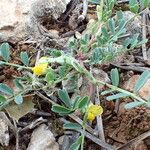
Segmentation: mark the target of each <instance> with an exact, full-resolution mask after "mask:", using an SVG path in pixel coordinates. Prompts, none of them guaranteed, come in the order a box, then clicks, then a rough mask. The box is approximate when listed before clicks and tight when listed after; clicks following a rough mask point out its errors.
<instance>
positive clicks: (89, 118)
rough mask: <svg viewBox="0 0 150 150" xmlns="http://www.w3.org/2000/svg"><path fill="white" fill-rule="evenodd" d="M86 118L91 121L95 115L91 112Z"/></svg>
mask: <svg viewBox="0 0 150 150" xmlns="http://www.w3.org/2000/svg"><path fill="white" fill-rule="evenodd" d="M87 119H88V120H90V121H93V120H94V119H95V116H94V115H93V114H92V113H88V115H87Z"/></svg>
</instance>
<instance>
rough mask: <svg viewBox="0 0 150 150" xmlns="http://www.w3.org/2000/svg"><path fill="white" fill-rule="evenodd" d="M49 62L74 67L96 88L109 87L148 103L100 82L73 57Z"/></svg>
mask: <svg viewBox="0 0 150 150" xmlns="http://www.w3.org/2000/svg"><path fill="white" fill-rule="evenodd" d="M48 62H49V63H54V62H57V63H59V64H63V63H68V64H69V65H72V66H73V67H74V69H75V70H76V71H78V72H80V73H82V74H85V76H86V77H87V78H88V79H89V80H90V81H91V82H92V83H93V84H94V85H95V86H100V85H104V86H107V87H108V88H110V89H113V90H114V91H118V92H121V93H125V94H127V95H129V96H130V97H132V98H134V99H136V100H138V101H140V102H143V103H146V101H145V100H144V99H142V98H140V97H139V96H137V95H136V94H134V93H132V92H129V91H126V90H124V89H121V88H119V87H117V86H114V85H111V84H108V83H106V82H103V81H99V80H97V79H95V78H94V76H93V75H92V74H91V73H90V72H89V71H88V70H87V69H86V68H84V67H83V66H81V65H80V63H79V62H78V61H77V60H76V59H74V58H73V57H71V56H60V57H57V58H49V59H48Z"/></svg>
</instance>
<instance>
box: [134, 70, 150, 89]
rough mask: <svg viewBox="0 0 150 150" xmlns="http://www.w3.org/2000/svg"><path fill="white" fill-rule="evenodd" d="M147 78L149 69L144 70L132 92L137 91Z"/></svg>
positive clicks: (149, 74)
mask: <svg viewBox="0 0 150 150" xmlns="http://www.w3.org/2000/svg"><path fill="white" fill-rule="evenodd" d="M149 78H150V71H148V70H146V71H144V72H143V73H142V74H141V76H140V77H139V79H138V80H137V82H136V84H135V86H134V89H133V90H134V92H138V91H139V90H140V89H141V88H142V87H143V86H144V84H145V83H146V82H147V80H148V79H149Z"/></svg>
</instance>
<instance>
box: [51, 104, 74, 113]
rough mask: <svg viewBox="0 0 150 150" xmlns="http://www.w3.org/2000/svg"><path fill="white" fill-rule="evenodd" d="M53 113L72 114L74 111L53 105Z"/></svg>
mask: <svg viewBox="0 0 150 150" xmlns="http://www.w3.org/2000/svg"><path fill="white" fill-rule="evenodd" d="M52 111H53V112H56V113H59V114H66V115H67V114H70V113H71V112H72V110H70V109H68V108H66V107H64V106H61V105H53V106H52Z"/></svg>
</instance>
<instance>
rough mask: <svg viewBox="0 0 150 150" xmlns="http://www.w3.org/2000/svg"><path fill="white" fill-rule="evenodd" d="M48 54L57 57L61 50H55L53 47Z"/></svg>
mask: <svg viewBox="0 0 150 150" xmlns="http://www.w3.org/2000/svg"><path fill="white" fill-rule="evenodd" d="M50 55H51V56H53V57H59V56H61V51H60V50H57V49H53V50H52V51H51V52H50Z"/></svg>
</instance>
